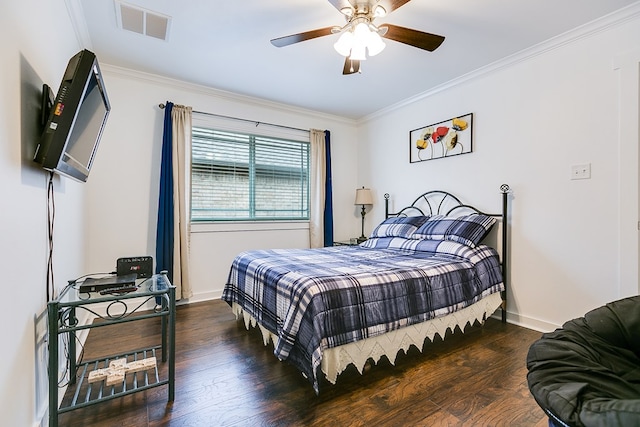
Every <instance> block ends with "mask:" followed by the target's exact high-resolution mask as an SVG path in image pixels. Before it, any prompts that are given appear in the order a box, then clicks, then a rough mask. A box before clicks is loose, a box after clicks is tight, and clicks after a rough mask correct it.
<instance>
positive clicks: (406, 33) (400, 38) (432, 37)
mask: <svg viewBox="0 0 640 427" xmlns="http://www.w3.org/2000/svg"><path fill="white" fill-rule="evenodd" d="M385 27H386V28H388V30H387V32H386V34H384V35H382V33H381V34H380V35H381V36H382V37H384V38H385V39H389V40H395V41H397V42H400V43H404V44H408V45H410V46H414V47H417V48H420V49H424V50H428V51H429V52H433V51H434V50H436V49H437V48H438V47H439V46H440V45H441V44H442V42H443V41H444V37H442V36H439V35H436V34H430V33H423V32H422V31H418V30H412V29H410V28H405V27H399V26H397V25H391V24H382V25H380V27H379V28H380V29H383V28H385Z"/></svg>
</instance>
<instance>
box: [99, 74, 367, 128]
mask: <svg viewBox="0 0 640 427" xmlns="http://www.w3.org/2000/svg"><path fill="white" fill-rule="evenodd" d="M100 68H101V69H102V72H103V73H104V72H105V71H106V72H108V73H112V74H116V75H120V76H122V77H126V78H128V79H133V80H138V81H142V82H146V83H153V84H157V85H163V86H171V87H173V88H175V89H178V90H183V91H187V92H192V93H197V94H200V95H203V94H204V95H207V96H210V97H213V98H218V99H221V100H227V101H232V102H242V103H245V104H251V105H254V106H256V107H263V108H268V109H270V110H279V111H281V112H283V113H290V114H296V115H307V116H313V117H314V118H321V119H326V120H332V121H335V122H341V123H344V124H347V125H350V126H356V120H355V119H349V118H345V117H341V116H336V115H332V114H327V113H323V112H319V111H314V110H308V109H304V108H301V107H296V106H293V105H289V104H283V103H279V102H275V101H269V100H266V99H263V98H257V97H252V96H248V95H241V94H238V93H234V92H229V91H225V90H222V89H216V88H213V87H210V86H204V85H199V84H196V83H190V82H186V81H183V80H178V79H174V78H171V77H165V76H161V75H158V74H152V73H147V72H144V71H138V70H132V69H130V68H124V67H120V66H117V65H111V64H106V63H105V64H103V63H101V64H100ZM176 101H177V100H176ZM177 102H178V103H180V102H179V101H177ZM193 107H194V108H195V109H198V108H196V107H195V106H193Z"/></svg>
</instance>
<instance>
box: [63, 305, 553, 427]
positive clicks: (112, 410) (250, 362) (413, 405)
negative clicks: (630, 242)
mask: <svg viewBox="0 0 640 427" xmlns="http://www.w3.org/2000/svg"><path fill="white" fill-rule="evenodd" d="M154 320H155V321H154ZM466 330H467V332H466V333H464V334H462V333H460V331H457V332H456V333H455V334H453V335H451V336H448V337H447V339H446V340H445V341H442V340H440V339H439V338H436V341H435V342H434V343H431V342H427V343H426V344H425V346H424V353H420V352H418V351H417V350H416V349H415V348H411V350H410V351H409V352H408V354H403V353H401V354H400V355H398V357H397V359H396V364H395V366H393V365H391V364H390V363H389V362H388V361H387V360H386V359H385V358H383V359H382V360H381V361H380V362H379V363H378V364H377V365H371V366H367V368H366V369H365V373H364V375H360V374H359V373H358V372H357V371H356V370H355V369H348V370H347V371H346V372H344V373H342V374H341V375H340V376H339V377H338V382H337V384H336V385H331V384H329V383H327V382H326V381H325V382H323V383H321V386H320V387H321V390H320V395H319V396H316V395H315V393H314V392H313V389H312V387H311V385H310V383H309V382H308V381H307V380H305V379H304V378H303V377H302V376H301V375H300V374H299V373H298V371H297V370H296V369H295V368H293V367H292V366H290V365H288V364H287V363H282V362H279V361H278V360H277V359H276V357H275V356H274V355H273V353H272V351H273V347H272V346H268V347H265V346H263V344H262V337H261V334H260V332H259V331H258V330H256V329H252V330H250V331H247V330H246V329H245V327H244V323H243V322H242V321H236V319H235V317H234V316H233V314H232V313H231V309H230V308H229V306H228V305H227V304H226V303H224V302H222V301H210V302H205V303H197V304H191V305H184V306H180V307H178V310H177V324H176V336H177V338H176V341H177V344H176V389H175V390H176V395H175V401H174V402H172V403H170V402H167V390H166V386H163V387H158V388H155V389H152V390H147V391H145V392H140V393H137V394H133V395H130V396H126V397H123V398H118V399H114V400H111V401H108V402H103V403H100V404H97V405H94V406H90V407H87V408H82V409H77V410H75V411H71V412H68V413H65V414H62V415H61V416H60V418H59V420H60V425H61V426H83V427H86V426H105V427H106V426H109V427H111V426H132V427H133V426H135V427H140V426H164V425H170V426H198V427H199V426H328V425H331V426H536V427H542V426H546V425H547V421H546V417H545V416H544V414H543V412H542V410H540V409H539V408H538V406H537V405H536V403H535V401H534V400H533V398H532V397H531V395H530V393H529V390H528V388H527V383H526V372H527V370H526V367H525V358H526V354H527V350H528V348H529V346H530V345H531V343H532V342H533V341H535V340H536V339H538V338H539V337H540V333H538V332H535V331H531V330H528V329H524V328H521V327H518V326H514V325H510V324H506V325H505V324H502V323H500V322H499V321H498V320H495V319H489V320H488V321H487V322H486V323H485V325H484V326H477V325H476V326H474V327H467V329H466ZM159 334H160V328H159V326H158V321H157V319H150V320H141V321H137V322H132V323H128V324H125V325H124V326H123V325H117V326H107V327H103V328H97V329H94V330H92V331H91V332H90V334H89V337H88V339H87V342H86V347H85V354H84V358H85V360H89V359H91V358H97V357H100V356H104V355H108V354H114V353H116V352H119V351H122V350H124V351H126V350H130V349H135V348H138V347H139V346H142V345H153V344H154V343H157V342H159V341H158V340H159ZM163 369H166V367H163ZM72 393H73V388H72V387H70V388H69V390H67V393H66V396H65V401H68V399H69V398H70V396H71V395H72Z"/></svg>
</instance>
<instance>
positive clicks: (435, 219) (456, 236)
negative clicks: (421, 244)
mask: <svg viewBox="0 0 640 427" xmlns="http://www.w3.org/2000/svg"><path fill="white" fill-rule="evenodd" d="M495 223H496V219H495V218H494V217H492V216H488V215H483V214H477V213H474V214H469V215H465V216H461V217H457V218H454V217H446V216H444V215H435V216H432V217H429V219H428V220H427V221H426V222H425V223H424V224H423V225H421V226H420V228H418V229H417V230H416V232H415V233H414V234H413V236H412V238H414V239H431V240H450V241H453V242H458V243H462V244H463V245H467V246H470V247H472V248H474V247H475V246H476V245H477V244H479V243H480V242H481V241H482V239H484V237H485V236H486V235H487V234H488V233H489V231H490V230H491V227H493V224H495Z"/></svg>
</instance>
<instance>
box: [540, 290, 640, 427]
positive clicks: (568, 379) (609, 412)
mask: <svg viewBox="0 0 640 427" xmlns="http://www.w3.org/2000/svg"><path fill="white" fill-rule="evenodd" d="M527 369H528V370H529V372H528V374H527V381H528V384H529V390H530V391H531V394H532V395H533V397H534V398H535V400H536V402H538V404H539V405H540V407H541V408H542V409H543V410H544V411H545V413H546V414H547V415H548V416H549V425H550V426H606V427H612V426H640V296H635V297H631V298H625V299H621V300H618V301H614V302H611V303H609V304H607V305H605V306H603V307H599V308H597V309H595V310H592V311H590V312H588V313H587V314H585V316H584V317H581V318H578V319H574V320H571V321H569V322H567V323H565V324H564V325H563V326H562V328H561V329H556V330H555V331H554V332H551V333H547V334H543V335H542V337H541V338H540V339H539V340H538V341H536V342H535V343H533V344H532V345H531V347H530V348H529V353H528V355H527Z"/></svg>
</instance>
